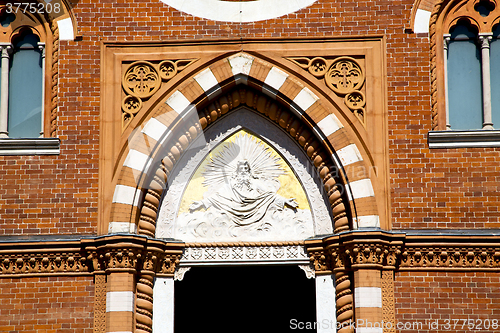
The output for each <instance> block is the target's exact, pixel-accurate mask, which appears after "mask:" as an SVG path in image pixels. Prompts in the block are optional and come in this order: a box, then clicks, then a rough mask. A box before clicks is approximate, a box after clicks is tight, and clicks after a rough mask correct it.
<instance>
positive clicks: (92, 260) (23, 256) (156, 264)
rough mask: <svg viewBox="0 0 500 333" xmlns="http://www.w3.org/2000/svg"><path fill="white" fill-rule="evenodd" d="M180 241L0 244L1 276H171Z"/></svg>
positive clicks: (121, 238) (123, 239)
mask: <svg viewBox="0 0 500 333" xmlns="http://www.w3.org/2000/svg"><path fill="white" fill-rule="evenodd" d="M183 246H184V245H183V243H168V242H164V241H161V240H152V239H146V238H144V237H140V236H118V235H115V236H109V237H102V238H83V239H79V240H67V241H61V240H43V241H39V242H36V241H12V242H10V241H5V242H1V243H0V277H6V276H46V275H68V274H69V275H75V274H77V275H80V274H102V273H105V272H111V271H133V272H141V271H143V270H148V271H153V272H155V273H158V274H163V275H168V276H173V273H174V271H175V267H176V266H177V265H178V263H179V260H180V257H181V255H182V248H183Z"/></svg>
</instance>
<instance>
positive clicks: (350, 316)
mask: <svg viewBox="0 0 500 333" xmlns="http://www.w3.org/2000/svg"><path fill="white" fill-rule="evenodd" d="M331 238H335V239H337V238H336V237H335V236H332V237H331ZM335 243H336V244H334V245H333V246H331V247H330V248H329V249H328V250H327V249H326V248H325V244H324V243H323V241H322V240H314V241H306V247H307V252H308V253H309V256H310V260H311V264H312V265H313V267H314V269H315V271H316V276H324V275H331V274H332V273H333V274H334V279H335V307H336V314H335V315H336V326H337V328H340V329H338V330H337V331H338V332H340V333H353V332H354V325H353V320H354V313H353V310H352V308H353V299H352V289H351V278H350V276H349V274H348V272H347V271H346V270H345V265H344V263H343V260H342V257H343V256H341V255H339V247H338V242H335Z"/></svg>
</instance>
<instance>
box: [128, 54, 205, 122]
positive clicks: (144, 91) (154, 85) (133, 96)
mask: <svg viewBox="0 0 500 333" xmlns="http://www.w3.org/2000/svg"><path fill="white" fill-rule="evenodd" d="M196 60H197V59H179V60H164V61H161V62H159V63H157V64H154V63H152V62H149V61H136V62H134V63H132V64H130V65H129V66H128V67H127V69H126V70H125V71H124V74H123V76H122V88H123V90H124V91H125V93H126V94H127V95H126V96H125V97H124V98H123V100H122V131H123V130H125V128H127V126H128V124H129V123H130V122H131V121H132V120H133V119H134V117H135V115H136V114H137V113H138V112H139V111H140V110H141V108H142V102H143V100H147V99H149V98H150V97H151V96H153V95H154V93H156V92H157V91H158V89H160V87H161V85H162V82H163V81H169V80H171V79H172V78H174V76H176V75H177V73H179V72H180V71H182V70H183V69H184V68H186V67H188V66H189V65H191V64H192V63H193V62H195V61H196Z"/></svg>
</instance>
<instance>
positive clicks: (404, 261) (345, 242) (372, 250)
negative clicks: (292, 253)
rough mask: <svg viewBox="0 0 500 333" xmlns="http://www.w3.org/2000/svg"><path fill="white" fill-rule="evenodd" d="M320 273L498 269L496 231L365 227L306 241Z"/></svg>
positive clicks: (499, 241)
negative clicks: (410, 230)
mask: <svg viewBox="0 0 500 333" xmlns="http://www.w3.org/2000/svg"><path fill="white" fill-rule="evenodd" d="M306 248H307V251H308V253H309V256H310V260H311V263H312V264H313V265H314V267H315V269H316V271H318V272H320V273H321V272H324V273H327V272H332V271H333V272H336V271H343V270H355V269H367V268H372V269H386V270H387V269H389V270H401V271H408V270H424V271H425V270H458V271H465V270H470V271H483V270H490V271H491V270H493V271H500V239H499V237H498V231H495V230H491V231H487V230H485V231H481V232H474V231H471V232H470V234H467V233H465V232H464V231H457V232H456V233H453V232H450V231H447V232H439V231H433V232H432V231H429V232H425V233H424V232H421V233H419V232H414V233H410V232H385V231H361V232H357V231H354V232H347V233H342V234H339V235H334V236H328V237H325V238H323V239H315V240H308V241H306Z"/></svg>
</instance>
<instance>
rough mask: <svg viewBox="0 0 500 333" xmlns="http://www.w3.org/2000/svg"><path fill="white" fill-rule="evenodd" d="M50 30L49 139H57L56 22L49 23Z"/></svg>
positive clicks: (57, 79) (57, 77) (57, 30)
mask: <svg viewBox="0 0 500 333" xmlns="http://www.w3.org/2000/svg"><path fill="white" fill-rule="evenodd" d="M50 30H51V31H52V79H51V84H50V85H51V89H50V116H49V117H50V118H49V119H50V125H49V126H50V127H49V131H50V137H51V138H55V137H57V113H58V97H57V93H58V91H59V89H58V86H57V85H58V83H59V26H58V24H57V22H53V21H52V22H51V24H50Z"/></svg>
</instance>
